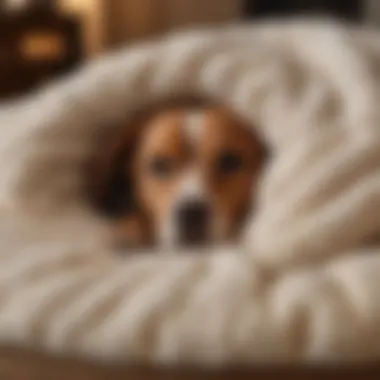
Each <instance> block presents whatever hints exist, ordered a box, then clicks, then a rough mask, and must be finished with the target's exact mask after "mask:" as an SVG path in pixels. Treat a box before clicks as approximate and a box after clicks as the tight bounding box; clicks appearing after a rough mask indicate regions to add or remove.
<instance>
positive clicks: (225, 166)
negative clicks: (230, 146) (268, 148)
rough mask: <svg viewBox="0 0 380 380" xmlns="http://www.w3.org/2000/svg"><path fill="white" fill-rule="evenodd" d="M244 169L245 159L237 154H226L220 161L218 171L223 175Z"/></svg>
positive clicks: (223, 154)
mask: <svg viewBox="0 0 380 380" xmlns="http://www.w3.org/2000/svg"><path fill="white" fill-rule="evenodd" d="M242 167H243V158H242V157H241V156H240V155H239V154H238V153H235V152H224V153H222V154H221V155H220V157H219V159H218V170H219V172H221V173H225V174H230V173H234V172H236V171H238V170H240V169H241V168H242Z"/></svg>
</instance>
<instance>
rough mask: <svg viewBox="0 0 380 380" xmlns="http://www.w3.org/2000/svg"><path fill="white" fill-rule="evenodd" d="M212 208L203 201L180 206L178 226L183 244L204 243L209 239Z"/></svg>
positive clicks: (192, 201) (187, 202) (191, 201)
mask: <svg viewBox="0 0 380 380" xmlns="http://www.w3.org/2000/svg"><path fill="white" fill-rule="evenodd" d="M209 219H210V207H209V205H208V203H207V202H205V201H202V200H197V199H193V200H188V201H185V202H183V203H182V204H181V205H179V207H178V210H177V222H178V224H177V226H178V230H179V231H178V232H179V236H180V241H181V243H185V244H197V243H203V242H204V241H206V240H207V238H208V226H209Z"/></svg>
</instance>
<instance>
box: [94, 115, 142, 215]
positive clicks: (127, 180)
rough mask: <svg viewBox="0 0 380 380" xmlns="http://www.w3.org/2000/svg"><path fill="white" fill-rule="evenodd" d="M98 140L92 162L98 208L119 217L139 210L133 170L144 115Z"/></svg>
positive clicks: (95, 200) (95, 202) (95, 199)
mask: <svg viewBox="0 0 380 380" xmlns="http://www.w3.org/2000/svg"><path fill="white" fill-rule="evenodd" d="M127 124H128V125H124V126H121V127H120V128H118V129H117V130H116V132H113V133H111V136H108V138H104V139H102V141H101V142H100V143H99V145H98V148H97V151H96V153H95V157H93V159H92V162H91V165H90V181H89V182H90V183H89V189H88V190H89V194H90V199H91V202H92V204H93V206H95V208H96V209H98V210H99V211H101V212H102V213H103V214H105V215H106V216H108V217H111V218H118V217H121V216H125V215H128V214H131V213H133V212H134V211H135V210H136V207H137V206H136V197H135V189H134V183H133V179H132V176H131V170H130V169H129V168H128V166H132V165H129V164H130V163H131V161H132V158H133V154H134V150H135V148H136V142H137V139H138V138H139V135H140V133H141V129H142V125H143V120H142V116H140V117H135V118H134V119H133V120H131V121H130V122H128V123H127Z"/></svg>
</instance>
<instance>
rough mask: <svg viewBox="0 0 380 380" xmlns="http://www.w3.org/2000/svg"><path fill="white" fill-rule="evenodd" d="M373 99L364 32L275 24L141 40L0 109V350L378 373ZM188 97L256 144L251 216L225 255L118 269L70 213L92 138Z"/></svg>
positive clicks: (377, 146) (379, 217) (374, 46)
mask: <svg viewBox="0 0 380 380" xmlns="http://www.w3.org/2000/svg"><path fill="white" fill-rule="evenodd" d="M379 91H380V34H378V33H377V32H375V31H369V30H362V29H356V28H353V27H349V26H346V25H338V24H336V23H334V22H327V21H326V22H323V21H313V22H311V21H291V22H289V23H266V24H263V25H257V26H234V27H228V28H224V29H213V30H209V29H207V30H199V31H189V32H183V33H180V34H176V35H171V36H167V37H165V38H162V39H158V40H156V41H151V42H146V43H144V44H140V45H137V46H133V47H130V48H128V49H125V50H124V51H121V52H116V53H114V54H112V55H109V56H107V57H105V58H102V59H101V60H99V61H97V62H94V63H91V64H90V65H88V66H87V67H85V68H84V69H83V70H81V71H80V72H78V73H76V74H75V75H73V76H71V77H69V78H65V79H63V80H62V81H60V82H59V83H55V84H53V85H52V86H49V87H48V88H45V89H43V90H42V91H39V92H38V93H34V94H32V95H31V96H29V97H28V98H25V99H22V100H20V101H18V102H15V103H12V104H7V105H3V106H1V107H0V207H1V212H0V241H1V251H0V252H1V254H0V295H1V297H0V341H1V344H3V345H16V346H22V347H25V346H29V347H35V348H39V349H43V350H47V351H49V352H56V353H68V354H75V355H81V356H85V357H90V358H102V359H105V360H123V361H136V360H137V361H144V362H149V363H152V362H154V363H165V364H168V363H194V364H207V365H211V364H216V365H229V364H236V363H242V362H253V363H257V362H262V361H270V362H278V361H287V362H289V361H291V362H310V361H326V360H343V361H347V362H348V361H352V360H364V359H374V358H379V357H380V329H379V326H380V296H379V295H380V251H379V249H380V247H379V246H378V245H377V244H378V243H377V241H376V237H377V235H378V234H379V233H380V177H379V174H380V129H379V126H380V111H379V99H380V96H379ZM189 93H190V94H196V95H204V96H208V97H211V98H213V99H216V100H220V101H222V102H225V103H226V104H228V105H229V106H230V107H232V108H234V109H235V110H236V111H237V112H239V113H240V114H241V115H242V116H243V117H245V118H247V120H249V121H251V122H252V126H253V127H255V128H257V129H258V132H259V133H260V134H261V135H262V136H263V138H264V139H265V141H266V142H267V144H268V146H269V147H270V149H271V152H272V156H273V157H272V161H271V164H270V166H269V167H268V169H267V171H266V172H265V173H264V176H263V178H262V184H261V192H260V203H259V205H260V207H259V209H258V210H257V213H256V214H255V215H253V217H252V220H251V221H250V223H249V225H248V228H247V232H246V235H245V238H244V239H243V241H242V245H241V247H239V248H236V247H235V248H233V247H222V248H221V249H219V250H218V251H217V252H213V253H211V254H209V255H202V254H194V255H192V254H181V255H165V256H158V255H154V254H151V255H150V254H149V253H148V254H147V255H139V256H133V255H132V256H127V257H120V256H119V255H116V254H115V252H112V251H111V249H110V247H109V245H108V240H107V239H108V238H107V236H108V234H107V233H108V230H107V229H108V226H107V223H106V222H105V221H103V220H101V218H100V217H99V216H98V215H96V213H94V212H93V211H92V210H91V209H90V208H89V207H88V206H87V202H86V199H85V198H84V191H83V187H84V186H83V185H84V184H83V178H84V168H85V166H86V163H87V160H88V158H89V157H90V155H91V152H92V151H93V149H95V148H94V147H95V140H96V138H98V137H99V136H100V135H101V133H102V132H104V129H105V128H109V126H110V125H114V124H115V123H116V124H117V121H118V120H121V119H123V118H125V117H127V116H128V115H129V114H130V113H131V112H132V111H134V110H135V109H136V107H141V106H143V105H146V104H149V103H150V102H152V101H156V100H160V99H161V98H164V97H166V96H179V95H183V94H189ZM369 243H371V244H369Z"/></svg>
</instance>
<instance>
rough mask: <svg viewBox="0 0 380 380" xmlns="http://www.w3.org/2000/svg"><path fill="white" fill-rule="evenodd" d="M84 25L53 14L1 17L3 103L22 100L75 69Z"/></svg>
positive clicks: (0, 94)
mask: <svg viewBox="0 0 380 380" xmlns="http://www.w3.org/2000/svg"><path fill="white" fill-rule="evenodd" d="M80 36H81V33H80V23H79V21H78V20H77V19H76V18H74V17H68V16H61V15H60V14H58V13H56V12H54V11H53V10H50V9H47V10H43V9H38V10H34V11H25V12H15V13H5V12H3V13H0V67H1V70H0V100H4V99H9V98H10V97H14V96H18V95H21V94H24V93H26V92H27V91H29V90H31V89H33V88H35V87H36V86H38V85H40V84H43V83H46V81H47V80H50V79H52V78H56V77H57V76H59V75H61V74H63V73H67V72H68V71H70V70H72V69H73V68H75V67H76V66H77V65H78V64H79V62H80V61H81V58H82V47H81V46H82V43H81V37H80Z"/></svg>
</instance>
